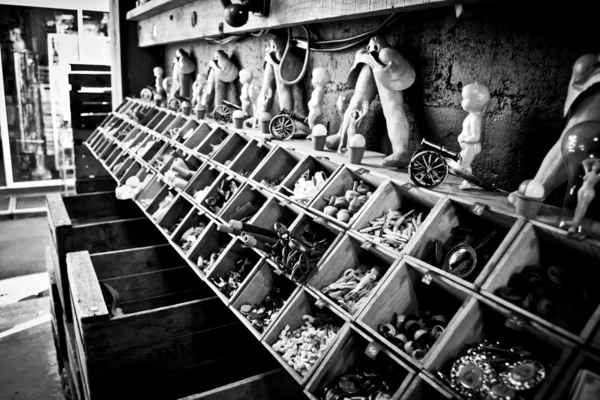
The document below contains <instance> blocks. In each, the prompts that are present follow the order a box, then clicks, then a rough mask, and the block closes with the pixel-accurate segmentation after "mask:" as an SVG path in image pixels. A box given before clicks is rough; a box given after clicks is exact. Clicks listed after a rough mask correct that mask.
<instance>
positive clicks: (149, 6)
mask: <svg viewBox="0 0 600 400" xmlns="http://www.w3.org/2000/svg"><path fill="white" fill-rule="evenodd" d="M192 1H194V0H150V1H148V2H146V3H144V4H142V5H141V6H138V7H136V8H134V9H133V10H131V11H128V12H127V16H126V18H127V20H128V21H142V20H144V19H146V18H150V17H154V16H155V15H158V14H161V13H163V12H166V11H169V10H172V9H174V8H177V7H180V6H183V5H185V4H187V3H191V2H192Z"/></svg>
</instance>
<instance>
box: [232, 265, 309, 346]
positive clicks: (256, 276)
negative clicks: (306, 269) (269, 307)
mask: <svg viewBox="0 0 600 400" xmlns="http://www.w3.org/2000/svg"><path fill="white" fill-rule="evenodd" d="M275 271H276V269H275V267H274V266H273V265H272V263H271V261H270V260H268V259H266V260H265V261H264V262H263V263H261V264H260V265H259V266H258V268H257V269H256V270H255V271H253V273H252V274H251V276H250V277H249V280H248V282H247V283H246V284H245V285H244V286H243V287H241V288H240V290H239V294H238V296H237V297H236V299H235V300H233V301H232V302H231V306H230V308H231V309H232V310H233V312H234V313H235V314H236V315H237V317H238V318H239V319H240V320H241V321H242V322H243V323H244V325H246V327H247V328H248V329H249V330H250V332H252V334H253V335H254V336H256V338H257V339H259V340H261V339H262V338H263V337H264V335H265V333H266V332H267V331H268V330H269V327H270V326H271V324H272V323H271V324H270V325H268V326H266V327H264V329H263V330H262V332H260V331H259V330H258V329H256V328H255V327H254V326H253V325H252V323H251V322H250V321H249V320H248V319H247V318H246V317H245V316H244V315H243V314H242V313H241V312H240V311H239V310H240V308H241V307H242V306H243V305H246V304H248V305H259V304H261V302H262V301H263V300H264V299H265V298H266V297H267V296H268V295H269V292H270V291H271V289H272V288H273V287H274V286H277V287H278V288H279V289H280V291H281V293H282V294H283V295H284V296H283V297H285V298H286V299H287V300H286V304H287V303H288V302H289V301H290V299H291V298H293V296H294V295H295V293H296V292H297V291H299V290H300V288H299V287H297V286H296V284H295V283H293V282H292V281H290V280H289V279H288V278H287V277H285V276H283V275H282V274H278V273H277V272H275ZM284 307H285V305H284ZM284 307H282V309H281V310H280V312H281V311H282V310H283V308H284ZM273 322H274V320H273Z"/></svg>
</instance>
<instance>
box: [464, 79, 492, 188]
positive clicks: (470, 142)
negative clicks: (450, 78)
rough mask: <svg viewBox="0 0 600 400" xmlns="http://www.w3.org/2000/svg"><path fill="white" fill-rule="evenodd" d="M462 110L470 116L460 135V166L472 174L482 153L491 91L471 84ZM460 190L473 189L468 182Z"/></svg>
mask: <svg viewBox="0 0 600 400" xmlns="http://www.w3.org/2000/svg"><path fill="white" fill-rule="evenodd" d="M462 98H463V100H462V103H461V105H462V108H463V110H465V111H467V112H468V113H469V115H467V118H465V120H464V121H463V130H462V132H461V133H460V135H458V143H459V144H460V148H461V149H462V151H461V152H460V165H461V166H462V167H464V168H465V169H466V170H468V171H469V172H471V164H472V163H473V160H475V157H476V156H477V155H478V154H479V153H481V134H482V133H483V116H482V112H483V109H484V108H485V106H486V105H487V103H488V102H489V101H490V91H489V90H488V88H487V87H486V86H485V85H483V84H481V83H477V82H475V83H471V84H470V85H467V86H465V87H464V88H463V90H462ZM458 187H459V188H460V189H471V188H472V185H471V184H470V183H469V182H467V181H466V180H465V181H463V182H461V184H460V185H459V186H458Z"/></svg>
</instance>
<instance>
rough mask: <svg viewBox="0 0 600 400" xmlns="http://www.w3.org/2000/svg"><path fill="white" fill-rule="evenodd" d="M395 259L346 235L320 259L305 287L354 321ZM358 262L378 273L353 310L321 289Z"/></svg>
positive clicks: (356, 266)
mask: <svg viewBox="0 0 600 400" xmlns="http://www.w3.org/2000/svg"><path fill="white" fill-rule="evenodd" d="M399 260H400V257H399V256H393V255H392V254H390V253H384V252H382V251H379V250H377V249H376V248H374V247H373V246H370V243H368V245H367V246H364V242H362V241H361V239H360V238H357V237H355V236H352V235H349V234H346V235H344V237H342V239H341V240H340V241H339V242H338V243H337V245H336V246H335V248H334V249H333V250H332V251H331V252H330V253H329V255H328V256H327V259H325V260H323V263H322V265H321V266H320V267H319V268H318V269H317V270H316V271H315V273H314V274H313V275H312V277H311V278H310V279H309V280H308V283H307V286H308V287H309V289H310V290H312V291H313V292H314V293H315V294H316V295H317V296H319V297H320V298H322V299H323V301H325V302H327V303H328V304H329V305H330V306H331V307H332V308H334V309H335V310H336V311H337V312H338V313H339V314H340V315H342V316H343V317H344V318H345V319H347V320H355V319H356V318H357V317H358V315H359V314H360V313H361V311H362V310H363V309H364V308H365V307H366V305H367V304H368V303H369V301H370V299H372V298H373V296H374V295H375V293H376V292H377V289H378V287H379V286H380V285H381V284H382V283H383V282H384V281H385V280H386V279H387V277H388V276H390V275H391V274H392V273H393V271H394V269H395V268H396V267H397V265H398V263H399ZM360 265H366V266H367V267H368V268H369V269H371V268H372V267H375V266H378V267H379V268H380V276H379V279H378V282H377V285H376V286H375V288H373V290H372V291H371V292H370V293H369V294H368V295H367V296H366V297H364V299H363V301H362V305H360V306H359V307H358V309H356V310H355V311H354V312H350V311H347V310H345V309H344V308H343V307H342V306H341V305H340V304H339V303H338V302H337V301H335V300H333V299H332V298H330V297H329V296H327V295H325V294H323V293H322V292H321V291H322V290H323V289H324V288H326V287H327V286H329V285H330V284H331V283H333V282H336V281H337V280H338V279H339V278H341V277H342V275H343V274H344V273H345V272H346V271H347V270H349V269H355V268H358V266H360Z"/></svg>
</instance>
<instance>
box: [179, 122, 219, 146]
mask: <svg viewBox="0 0 600 400" xmlns="http://www.w3.org/2000/svg"><path fill="white" fill-rule="evenodd" d="M211 132H212V128H211V127H210V126H209V125H208V124H206V123H204V122H201V121H199V122H198V126H197V127H196V129H194V132H193V133H192V134H191V135H190V136H189V137H188V138H186V139H183V137H181V140H183V146H185V147H186V148H188V149H190V150H195V149H196V147H198V146H199V145H200V143H202V142H203V141H204V139H206V137H207V136H208V135H209V134H210V133H211Z"/></svg>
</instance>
